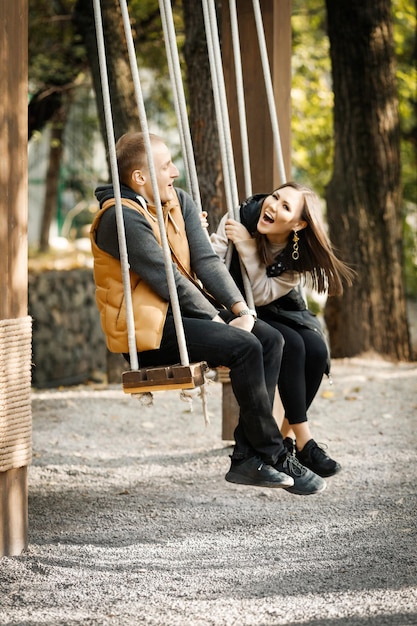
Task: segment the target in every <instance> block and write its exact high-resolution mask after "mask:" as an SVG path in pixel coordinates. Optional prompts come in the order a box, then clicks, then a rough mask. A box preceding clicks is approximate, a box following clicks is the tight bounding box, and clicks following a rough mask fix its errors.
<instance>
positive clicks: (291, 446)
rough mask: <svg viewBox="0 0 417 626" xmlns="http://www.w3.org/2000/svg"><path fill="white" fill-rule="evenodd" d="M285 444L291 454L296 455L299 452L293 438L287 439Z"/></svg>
mask: <svg viewBox="0 0 417 626" xmlns="http://www.w3.org/2000/svg"><path fill="white" fill-rule="evenodd" d="M283 443H284V446H285V447H286V448H287V450H288V452H289V453H290V454H292V455H294V454H295V453H296V452H297V448H296V447H295V439H292V438H291V437H285V439H284V440H283Z"/></svg>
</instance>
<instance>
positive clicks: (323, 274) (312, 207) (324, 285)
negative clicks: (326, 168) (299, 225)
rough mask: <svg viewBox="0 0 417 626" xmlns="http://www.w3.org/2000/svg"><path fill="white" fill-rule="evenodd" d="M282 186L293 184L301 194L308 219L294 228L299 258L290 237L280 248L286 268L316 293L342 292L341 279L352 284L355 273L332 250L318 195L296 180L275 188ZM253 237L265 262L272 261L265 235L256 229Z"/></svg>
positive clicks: (269, 263) (336, 293)
mask: <svg viewBox="0 0 417 626" xmlns="http://www.w3.org/2000/svg"><path fill="white" fill-rule="evenodd" d="M284 187H292V188H293V189H296V190H297V191H299V192H300V193H301V194H302V195H303V198H304V205H303V211H302V214H301V219H302V220H304V221H306V222H307V226H306V227H305V228H304V229H302V230H299V231H297V236H298V237H299V242H298V250H299V255H300V256H299V258H298V259H297V260H294V259H293V258H292V256H291V253H292V238H291V237H290V238H289V240H288V243H287V245H286V247H285V249H284V251H283V257H284V263H285V267H286V269H287V270H289V271H295V272H299V273H300V274H302V275H304V277H305V279H306V282H307V283H309V284H311V287H312V288H313V289H314V290H315V291H317V292H318V293H323V292H325V291H328V294H329V296H333V295H338V294H341V293H343V282H342V281H343V280H344V281H345V282H346V284H347V285H351V284H352V280H353V277H354V275H355V272H354V271H353V270H352V269H351V268H350V267H349V266H348V265H346V263H344V262H343V261H341V260H340V259H338V257H337V256H336V254H335V253H334V250H333V246H332V244H331V242H330V239H329V237H328V235H327V233H326V230H325V227H324V223H323V220H322V214H321V207H320V200H319V197H318V196H317V194H316V193H315V192H314V191H313V190H312V189H310V187H307V186H306V185H300V184H299V183H295V182H288V183H284V184H283V185H281V186H280V187H278V188H277V191H278V190H279V189H283V188H284ZM255 238H256V242H257V247H258V253H259V255H260V257H261V259H262V260H263V261H264V263H265V265H271V264H272V263H274V261H275V258H274V257H273V255H272V253H271V249H270V246H269V242H268V239H267V237H266V235H262V234H261V233H259V232H258V231H256V234H255Z"/></svg>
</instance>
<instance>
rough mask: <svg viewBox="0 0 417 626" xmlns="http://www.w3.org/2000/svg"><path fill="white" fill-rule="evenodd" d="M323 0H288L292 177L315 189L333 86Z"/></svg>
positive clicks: (329, 139)
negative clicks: (289, 6) (289, 18)
mask: <svg viewBox="0 0 417 626" xmlns="http://www.w3.org/2000/svg"><path fill="white" fill-rule="evenodd" d="M325 22H326V10H325V6H324V2H323V0H310V1H309V2H308V3H306V2H303V1H302V0H293V17H292V29H293V33H292V35H293V55H292V73H293V75H292V93H291V97H292V120H291V132H292V164H293V172H292V177H293V178H294V179H296V180H297V181H299V182H303V183H306V184H308V185H310V186H312V187H313V188H314V189H315V191H316V192H317V193H318V194H319V195H320V196H323V195H324V189H325V186H326V185H327V183H328V182H329V180H330V176H331V172H332V160H333V122H332V107H333V92H332V86H331V65H330V56H329V40H328V38H327V36H326V32H325Z"/></svg>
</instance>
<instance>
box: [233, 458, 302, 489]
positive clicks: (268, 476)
mask: <svg viewBox="0 0 417 626" xmlns="http://www.w3.org/2000/svg"><path fill="white" fill-rule="evenodd" d="M225 478H226V480H227V482H229V483H236V484H238V485H252V486H254V487H272V488H275V489H277V488H279V487H281V488H284V489H285V488H287V487H291V486H292V485H294V480H293V479H292V478H291V477H290V476H289V475H288V473H287V472H285V473H283V472H280V471H279V470H277V469H275V468H273V467H272V465H267V464H266V463H264V462H263V461H262V460H261V459H260V458H259V457H258V456H252V457H250V458H249V459H245V460H244V461H233V460H232V463H231V466H230V470H229V471H228V472H227V474H226V476H225Z"/></svg>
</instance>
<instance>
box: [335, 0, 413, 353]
mask: <svg viewBox="0 0 417 626" xmlns="http://www.w3.org/2000/svg"><path fill="white" fill-rule="evenodd" d="M326 4H327V16H328V29H329V39H330V53H331V60H332V74H333V90H334V132H335V155H334V171H333V177H332V180H331V182H330V184H329V187H328V190H327V210H328V222H329V229H330V237H331V239H332V241H333V243H334V245H335V247H336V249H337V250H338V252H339V254H340V256H341V257H342V258H343V259H344V260H345V261H347V262H348V263H350V264H351V265H352V266H353V268H354V269H355V270H356V271H357V278H356V280H355V284H354V286H353V288H350V289H346V290H345V292H344V294H343V296H340V297H336V298H330V299H329V300H328V303H327V305H326V310H325V318H326V322H327V325H328V329H329V334H330V342H331V347H332V354H333V356H335V357H349V356H354V355H357V354H360V353H363V352H366V351H375V352H377V353H379V354H381V355H383V356H385V357H388V358H391V359H394V360H396V359H400V360H409V359H410V358H411V347H410V338H409V333H408V327H407V314H406V301H405V292H404V282H403V270H402V261H403V250H402V219H401V203H402V197H401V181H400V134H399V115H398V99H397V86H396V80H395V67H394V49H393V40H392V22H391V3H390V0H338V1H337V2H334V1H333V0H326Z"/></svg>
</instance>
